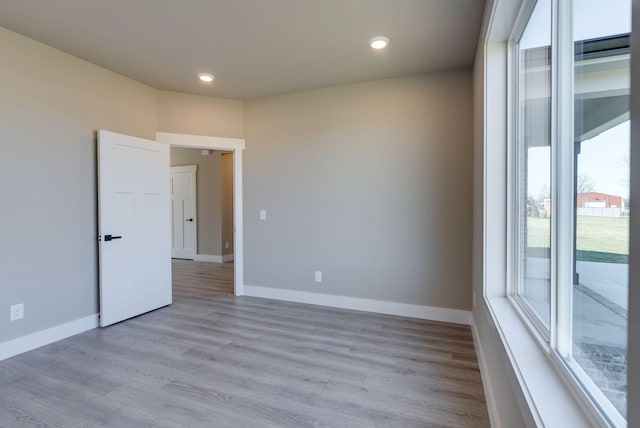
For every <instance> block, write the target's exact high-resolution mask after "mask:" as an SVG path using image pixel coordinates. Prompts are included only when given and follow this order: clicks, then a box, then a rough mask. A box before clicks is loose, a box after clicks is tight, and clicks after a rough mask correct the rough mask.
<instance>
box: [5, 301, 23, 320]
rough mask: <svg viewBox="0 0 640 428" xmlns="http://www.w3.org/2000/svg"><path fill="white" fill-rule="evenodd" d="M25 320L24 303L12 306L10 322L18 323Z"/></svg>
mask: <svg viewBox="0 0 640 428" xmlns="http://www.w3.org/2000/svg"><path fill="white" fill-rule="evenodd" d="M22 318H24V303H18V304H17V305H11V307H10V308H9V321H16V320H20V319H22Z"/></svg>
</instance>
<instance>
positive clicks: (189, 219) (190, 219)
mask: <svg viewBox="0 0 640 428" xmlns="http://www.w3.org/2000/svg"><path fill="white" fill-rule="evenodd" d="M185 221H193V219H192V218H188V219H185Z"/></svg>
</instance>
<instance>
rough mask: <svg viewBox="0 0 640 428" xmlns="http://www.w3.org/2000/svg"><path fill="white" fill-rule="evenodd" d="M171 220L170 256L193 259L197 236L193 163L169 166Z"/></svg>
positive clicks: (194, 170)
mask: <svg viewBox="0 0 640 428" xmlns="http://www.w3.org/2000/svg"><path fill="white" fill-rule="evenodd" d="M171 222H172V224H173V226H172V232H173V249H172V250H171V256H172V257H174V258H176V259H191V260H193V259H194V258H195V257H196V248H197V236H198V231H197V224H198V222H197V218H196V166H195V165H188V166H173V167H171Z"/></svg>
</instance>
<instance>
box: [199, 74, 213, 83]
mask: <svg viewBox="0 0 640 428" xmlns="http://www.w3.org/2000/svg"><path fill="white" fill-rule="evenodd" d="M198 78H199V79H200V80H202V81H203V82H207V83H209V82H213V79H215V78H216V77H215V76H214V75H213V74H209V73H200V74H198Z"/></svg>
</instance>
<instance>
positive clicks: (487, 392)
mask: <svg viewBox="0 0 640 428" xmlns="http://www.w3.org/2000/svg"><path fill="white" fill-rule="evenodd" d="M471 333H472V334H473V346H474V347H475V348H476V355H477V356H478V366H479V367H480V376H481V377H482V386H483V389H484V400H485V402H486V403H487V410H488V412H489V422H490V423H491V428H500V419H499V418H498V409H497V408H496V399H495V397H494V396H493V386H492V385H491V377H490V376H489V369H488V367H487V359H486V357H485V355H484V350H483V349H482V343H481V342H480V336H478V330H477V329H476V323H475V320H473V316H472V322H471Z"/></svg>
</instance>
